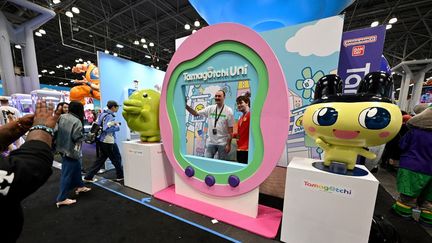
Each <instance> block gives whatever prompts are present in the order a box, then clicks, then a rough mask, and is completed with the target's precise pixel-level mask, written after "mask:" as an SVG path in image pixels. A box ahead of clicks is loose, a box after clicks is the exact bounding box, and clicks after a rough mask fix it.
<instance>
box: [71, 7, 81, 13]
mask: <svg viewBox="0 0 432 243" xmlns="http://www.w3.org/2000/svg"><path fill="white" fill-rule="evenodd" d="M72 12H74V13H76V14H79V13H80V10H79V8H77V7H72Z"/></svg>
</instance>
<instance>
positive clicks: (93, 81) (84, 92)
mask: <svg viewBox="0 0 432 243" xmlns="http://www.w3.org/2000/svg"><path fill="white" fill-rule="evenodd" d="M72 72H73V73H84V75H83V76H82V78H83V79H81V80H77V79H76V80H74V81H73V82H74V83H76V84H81V85H78V86H75V87H73V88H72V89H71V91H70V100H71V101H72V100H75V101H79V102H81V103H82V104H83V105H84V104H85V100H84V98H85V97H92V98H95V99H97V100H100V90H99V89H100V86H99V83H100V81H99V69H98V67H96V66H95V65H94V64H92V63H83V64H77V65H76V66H75V67H73V68H72Z"/></svg>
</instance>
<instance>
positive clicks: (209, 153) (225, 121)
mask: <svg viewBox="0 0 432 243" xmlns="http://www.w3.org/2000/svg"><path fill="white" fill-rule="evenodd" d="M215 103H216V104H215V105H210V106H207V107H206V108H204V109H202V110H200V111H196V110H194V109H192V108H191V107H190V106H188V105H186V110H187V111H189V112H190V113H191V114H192V115H194V116H204V117H207V123H208V131H207V135H208V136H207V141H206V152H205V157H207V158H214V156H215V154H216V152H218V155H219V157H218V158H219V159H221V160H226V159H227V157H228V153H229V152H230V151H231V139H232V137H231V136H232V133H233V126H234V116H233V111H232V109H231V108H230V107H228V106H226V105H225V91H223V90H219V91H217V92H216V94H215Z"/></svg>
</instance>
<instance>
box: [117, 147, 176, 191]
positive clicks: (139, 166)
mask: <svg viewBox="0 0 432 243" xmlns="http://www.w3.org/2000/svg"><path fill="white" fill-rule="evenodd" d="M122 156H123V171H124V183H125V185H126V186H128V187H131V188H134V189H136V190H139V191H142V192H145V193H148V194H150V195H153V194H154V193H156V192H158V191H160V190H163V189H165V188H167V187H168V186H170V185H172V184H173V169H172V167H171V164H170V163H169V161H168V158H167V157H166V155H165V151H164V150H163V147H162V143H141V142H140V141H139V140H133V141H124V142H123V155H122Z"/></svg>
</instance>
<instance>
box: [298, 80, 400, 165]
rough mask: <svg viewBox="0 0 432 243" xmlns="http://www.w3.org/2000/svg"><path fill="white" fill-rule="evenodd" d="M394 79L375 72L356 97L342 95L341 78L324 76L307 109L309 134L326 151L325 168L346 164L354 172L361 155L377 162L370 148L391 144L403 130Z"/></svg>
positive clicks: (304, 118)
mask: <svg viewBox="0 0 432 243" xmlns="http://www.w3.org/2000/svg"><path fill="white" fill-rule="evenodd" d="M392 92H393V80H392V78H391V77H390V75H388V74H387V73H384V72H372V73H369V74H368V75H366V76H365V77H364V79H363V80H362V81H361V83H360V86H359V88H358V92H357V94H356V95H342V94H341V93H342V80H341V79H340V78H339V77H338V76H337V75H334V74H332V75H326V76H324V77H322V78H321V79H320V80H319V81H318V83H317V86H316V90H315V97H314V101H313V102H312V104H311V105H310V106H309V107H308V108H307V109H306V111H305V114H304V117H303V126H304V128H305V131H306V133H307V134H308V135H309V136H310V137H312V138H314V139H315V142H316V143H317V145H318V146H320V147H321V148H322V149H323V150H324V152H325V153H324V165H325V166H330V165H331V163H333V162H336V163H343V164H346V168H347V169H348V170H353V169H354V167H355V164H356V161H357V157H358V155H361V156H364V157H366V158H368V159H374V158H375V157H376V155H375V154H374V153H372V152H369V151H368V150H367V149H366V147H370V146H378V145H380V144H384V143H386V142H388V141H390V140H391V139H392V138H393V137H394V136H395V135H396V134H397V133H398V131H399V129H400V127H401V124H402V115H401V111H400V110H399V108H398V107H397V106H396V105H394V104H392V101H391V99H390V97H391V95H392Z"/></svg>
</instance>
